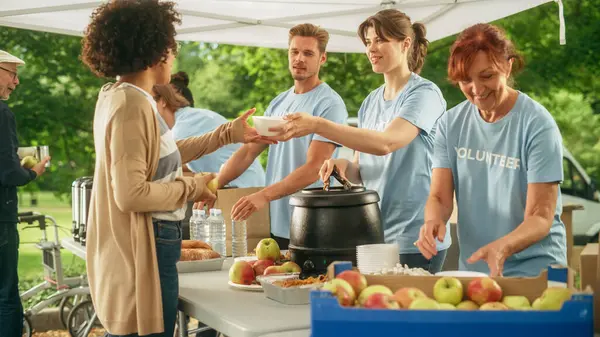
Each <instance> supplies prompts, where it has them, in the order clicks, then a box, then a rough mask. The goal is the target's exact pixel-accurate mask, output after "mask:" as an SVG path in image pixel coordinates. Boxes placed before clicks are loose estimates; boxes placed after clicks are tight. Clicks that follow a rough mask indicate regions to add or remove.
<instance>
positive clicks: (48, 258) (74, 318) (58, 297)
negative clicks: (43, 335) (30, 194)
mask: <svg viewBox="0 0 600 337" xmlns="http://www.w3.org/2000/svg"><path fill="white" fill-rule="evenodd" d="M46 221H49V222H50V223H51V224H52V226H54V240H53V241H51V240H48V237H47V233H46V227H47V224H46ZM34 222H37V225H33V223H34ZM19 223H27V224H28V226H26V227H25V228H24V229H29V228H39V229H40V230H41V231H42V239H41V240H40V241H39V242H38V243H36V248H38V249H40V250H41V251H42V265H43V268H44V282H42V283H40V284H38V285H36V286H34V287H32V288H30V289H28V290H26V291H24V292H23V293H21V294H20V297H21V301H25V300H27V299H29V298H31V297H32V296H34V295H36V294H37V293H39V292H40V291H43V290H46V289H52V288H55V289H56V292H55V293H53V294H52V295H51V296H49V297H48V298H47V299H45V300H43V301H41V302H39V303H36V304H35V305H33V306H31V307H30V308H28V309H27V310H25V312H24V313H23V337H31V336H32V334H33V329H32V326H31V317H33V316H35V315H37V314H38V313H39V312H40V311H41V310H43V309H45V308H47V307H49V306H51V305H54V304H56V303H58V302H59V301H60V303H59V315H60V320H61V322H62V324H63V326H64V327H65V328H67V329H68V330H69V333H70V334H71V336H73V337H84V336H87V335H88V334H89V331H90V330H91V328H92V327H95V326H98V325H99V322H98V320H97V317H96V313H95V311H94V310H93V305H92V304H91V303H92V302H91V301H90V300H89V298H90V290H89V287H88V283H87V276H86V275H80V276H78V277H70V278H65V277H64V275H63V266H62V259H61V252H60V250H61V248H62V246H61V244H60V239H59V237H58V228H59V226H58V224H57V223H56V220H55V219H54V218H53V217H51V216H47V215H44V214H40V213H37V212H36V213H34V212H25V213H19ZM53 276H56V277H55V278H54V279H53ZM90 307H91V309H90Z"/></svg>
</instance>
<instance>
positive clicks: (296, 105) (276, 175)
mask: <svg viewBox="0 0 600 337" xmlns="http://www.w3.org/2000/svg"><path fill="white" fill-rule="evenodd" d="M294 112H305V113H308V114H310V115H313V116H317V117H322V118H325V119H328V120H330V121H332V122H335V123H339V124H345V123H346V119H347V118H348V112H347V110H346V105H345V104H344V101H343V100H342V98H341V97H340V95H338V94H337V93H336V92H335V91H334V90H333V89H331V87H330V86H329V85H327V83H321V84H320V85H318V86H316V87H315V88H314V89H312V90H311V91H309V92H307V93H304V94H299V95H298V94H296V93H294V87H292V88H290V89H289V90H287V91H285V92H283V93H281V94H279V95H278V96H277V97H275V98H274V99H273V100H272V101H271V103H270V104H269V107H268V108H267V110H266V111H265V116H285V115H287V114H290V113H294ZM313 140H318V141H322V142H331V141H329V140H327V139H326V138H323V137H321V136H319V135H314V134H310V135H307V136H304V137H301V138H294V139H291V140H289V141H287V142H279V143H278V144H275V145H270V147H269V158H268V162H267V185H272V184H275V183H278V182H280V181H282V180H283V179H284V178H285V177H287V176H288V175H289V174H290V173H292V172H294V171H295V170H296V169H297V168H299V167H300V166H302V165H304V164H305V163H306V155H307V154H308V147H309V146H310V143H311V142H312V141H313ZM334 155H335V154H334ZM319 186H323V185H322V182H321V181H320V180H319V181H317V182H315V183H314V184H312V185H310V186H307V188H310V187H319ZM270 214H271V233H273V234H274V235H275V236H278V237H282V238H286V239H289V237H290V220H291V216H292V206H290V197H289V196H286V197H283V198H281V199H278V200H274V201H271V212H270Z"/></svg>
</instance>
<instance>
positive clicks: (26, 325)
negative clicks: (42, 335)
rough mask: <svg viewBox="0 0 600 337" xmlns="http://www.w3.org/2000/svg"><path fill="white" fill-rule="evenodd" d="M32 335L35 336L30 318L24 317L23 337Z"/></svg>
mask: <svg viewBox="0 0 600 337" xmlns="http://www.w3.org/2000/svg"><path fill="white" fill-rule="evenodd" d="M31 335H33V329H32V328H31V321H29V317H27V316H25V315H23V337H31Z"/></svg>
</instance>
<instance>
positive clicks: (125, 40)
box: [81, 0, 181, 77]
mask: <svg viewBox="0 0 600 337" xmlns="http://www.w3.org/2000/svg"><path fill="white" fill-rule="evenodd" d="M175 23H177V24H181V16H180V14H179V13H178V12H177V11H176V10H175V3H174V2H167V1H160V2H159V1H158V0H113V1H110V2H108V3H105V4H102V5H100V7H98V8H96V9H95V10H94V12H93V13H92V21H91V23H90V24H89V25H88V26H87V28H86V30H85V33H84V38H83V40H82V52H81V58H82V60H83V62H84V63H85V64H86V65H87V66H88V67H89V68H90V69H91V70H92V71H93V72H94V73H95V74H96V75H98V76H101V77H116V76H117V75H124V74H130V73H135V72H138V71H143V70H145V69H147V68H149V67H151V66H154V65H156V64H157V63H158V62H164V61H165V60H166V58H167V55H168V53H169V50H171V51H173V52H176V49H177V42H176V41H175V35H176V34H177V33H176V31H175Z"/></svg>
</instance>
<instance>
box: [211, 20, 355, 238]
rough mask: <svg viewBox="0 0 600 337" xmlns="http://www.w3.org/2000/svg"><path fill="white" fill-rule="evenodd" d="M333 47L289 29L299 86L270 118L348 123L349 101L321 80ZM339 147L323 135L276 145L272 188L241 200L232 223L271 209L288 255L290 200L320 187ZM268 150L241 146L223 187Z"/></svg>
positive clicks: (321, 34) (283, 96) (222, 177)
mask: <svg viewBox="0 0 600 337" xmlns="http://www.w3.org/2000/svg"><path fill="white" fill-rule="evenodd" d="M328 41H329V33H327V31H325V30H324V29H323V28H320V27H317V26H315V25H312V24H309V23H306V24H299V25H296V26H294V27H292V28H291V29H290V31H289V49H288V64H289V70H290V73H291V75H292V78H293V79H294V86H293V87H291V88H290V89H288V90H286V91H284V92H282V93H280V94H279V95H277V97H275V98H274V99H273V100H272V101H271V103H270V104H269V106H268V107H267V110H266V111H265V113H264V115H265V116H281V117H283V116H285V115H287V114H288V113H292V112H295V111H306V112H307V113H308V114H309V115H311V116H317V117H322V118H324V119H327V120H329V121H331V122H332V124H344V123H345V122H346V119H347V117H348V112H347V111H346V105H345V104H344V101H343V100H342V98H341V97H340V96H339V95H338V94H337V93H336V92H335V91H334V90H333V89H332V88H331V87H330V86H329V85H327V83H324V82H323V81H321V80H320V79H319V70H320V69H321V66H322V65H323V64H324V63H325V61H326V60H327V53H326V51H325V50H326V47H327V42H328ZM338 146H339V145H338V144H336V143H334V142H332V141H330V140H328V139H326V138H324V137H321V136H318V135H317V136H313V135H307V136H306V137H302V138H298V139H294V140H292V141H290V142H285V143H280V144H275V145H271V146H270V148H269V157H268V161H267V183H266V185H267V187H266V188H264V189H263V190H261V191H260V192H257V193H254V194H252V195H249V196H246V197H243V198H241V199H240V200H239V201H238V202H237V203H236V204H235V205H234V206H233V209H232V213H231V214H232V218H233V219H234V220H245V219H247V218H248V217H249V216H250V215H252V214H253V213H254V212H256V211H258V210H260V209H262V208H263V207H265V206H266V205H267V204H268V203H270V215H271V235H272V236H273V237H274V239H275V241H277V243H278V244H279V247H280V248H281V249H287V247H288V245H289V238H290V220H291V213H292V208H291V206H290V204H289V199H290V198H289V195H291V194H293V193H295V192H297V191H298V190H300V189H303V188H305V187H311V186H319V183H318V180H319V169H320V168H321V165H323V162H325V161H326V160H327V159H329V158H331V156H332V155H333V154H334V152H335V150H336V148H337V147H338ZM266 148H267V146H266V145H261V144H248V145H244V146H242V148H241V149H240V150H238V151H237V152H236V153H235V154H234V155H233V157H231V159H229V160H228V161H227V163H225V166H224V167H223V169H222V170H221V171H220V173H219V175H218V177H219V185H220V186H225V185H227V184H228V183H229V182H230V181H233V180H234V179H235V178H237V177H239V176H240V175H241V174H242V173H243V172H244V171H246V169H247V168H248V167H249V166H250V164H251V163H252V162H253V161H254V160H255V159H256V157H258V155H259V154H260V153H261V152H263V151H264V150H265V149H266ZM315 182H317V184H315Z"/></svg>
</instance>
